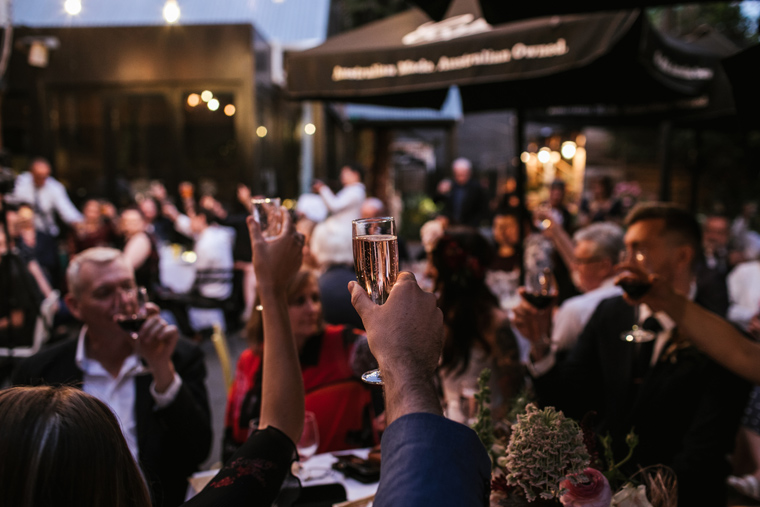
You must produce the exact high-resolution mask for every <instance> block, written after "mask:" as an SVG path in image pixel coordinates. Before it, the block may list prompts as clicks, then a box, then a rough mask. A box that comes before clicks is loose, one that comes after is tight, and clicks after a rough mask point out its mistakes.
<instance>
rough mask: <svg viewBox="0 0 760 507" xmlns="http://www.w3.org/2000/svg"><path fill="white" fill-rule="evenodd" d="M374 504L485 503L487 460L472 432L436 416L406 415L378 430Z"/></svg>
mask: <svg viewBox="0 0 760 507" xmlns="http://www.w3.org/2000/svg"><path fill="white" fill-rule="evenodd" d="M382 446H383V459H382V465H381V467H382V470H381V473H380V485H379V486H378V490H377V495H376V497H375V503H374V505H375V506H376V507H381V506H397V505H406V506H412V505H415V506H416V505H420V506H422V505H436V506H452V507H454V506H456V507H460V506H471V505H488V501H489V495H490V482H491V461H490V459H489V458H488V454H487V453H486V450H485V447H483V444H482V443H481V442H480V440H479V439H478V437H477V435H476V434H475V432H474V431H473V430H471V429H470V428H468V427H467V426H465V425H463V424H459V423H456V422H454V421H451V420H448V419H446V418H444V417H443V416H440V415H435V414H428V413H412V414H407V415H405V416H403V417H401V418H399V419H396V420H395V421H394V422H393V423H392V424H391V425H390V426H389V427H388V429H387V430H386V431H385V433H384V434H383V444H382Z"/></svg>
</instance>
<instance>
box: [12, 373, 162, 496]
mask: <svg viewBox="0 0 760 507" xmlns="http://www.w3.org/2000/svg"><path fill="white" fill-rule="evenodd" d="M0 456H2V457H3V459H1V460H0V491H2V492H3V493H2V496H3V504H4V505H14V506H17V507H32V506H43V505H51V506H52V505H67V504H68V505H73V504H72V503H71V502H68V501H67V499H69V500H76V502H75V503H74V504H75V505H79V506H82V507H86V506H92V507H96V506H101V505H113V506H114V507H117V506H118V507H121V506H135V507H143V506H144V507H149V506H150V498H149V496H148V490H147V489H146V487H145V483H144V481H143V479H142V476H141V475H140V472H139V470H138V469H137V465H136V464H135V462H134V460H133V458H132V454H131V453H130V452H129V448H128V447H127V442H126V441H125V440H124V436H123V435H122V434H121V429H120V428H119V424H118V422H117V421H116V418H115V416H114V415H113V412H111V410H110V409H109V408H108V407H107V406H106V405H105V404H104V403H103V402H101V401H100V400H98V399H97V398H94V397H92V396H90V395H87V394H85V393H84V392H82V391H80V390H79V389H76V388H74V387H13V388H10V389H6V390H4V391H0ZM64 492H65V493H64Z"/></svg>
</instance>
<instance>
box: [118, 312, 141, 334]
mask: <svg viewBox="0 0 760 507" xmlns="http://www.w3.org/2000/svg"><path fill="white" fill-rule="evenodd" d="M146 320H147V319H146V318H145V317H141V316H139V315H130V316H125V317H124V318H117V319H116V323H117V324H118V325H119V327H120V328H122V329H123V330H124V331H126V332H128V333H137V332H139V331H140V328H141V327H142V326H143V324H145V321H146Z"/></svg>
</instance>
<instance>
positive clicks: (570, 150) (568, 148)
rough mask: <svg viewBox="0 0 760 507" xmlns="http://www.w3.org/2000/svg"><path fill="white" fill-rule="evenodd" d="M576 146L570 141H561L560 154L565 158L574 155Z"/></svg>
mask: <svg viewBox="0 0 760 507" xmlns="http://www.w3.org/2000/svg"><path fill="white" fill-rule="evenodd" d="M575 151H576V146H575V143H574V142H572V141H565V142H564V143H562V156H563V157H564V158H566V159H568V160H569V159H571V158H573V157H574V156H575Z"/></svg>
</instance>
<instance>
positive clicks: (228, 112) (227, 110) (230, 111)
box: [224, 104, 235, 116]
mask: <svg viewBox="0 0 760 507" xmlns="http://www.w3.org/2000/svg"><path fill="white" fill-rule="evenodd" d="M224 114H226V115H227V116H232V115H234V114H235V106H233V105H232V104H227V105H226V106H224Z"/></svg>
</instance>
